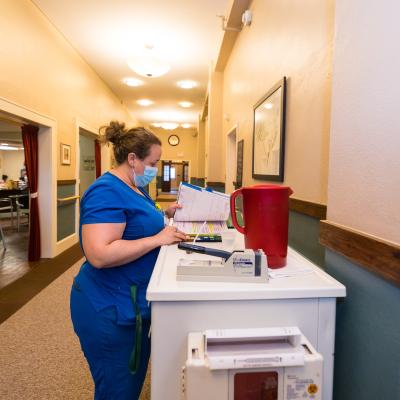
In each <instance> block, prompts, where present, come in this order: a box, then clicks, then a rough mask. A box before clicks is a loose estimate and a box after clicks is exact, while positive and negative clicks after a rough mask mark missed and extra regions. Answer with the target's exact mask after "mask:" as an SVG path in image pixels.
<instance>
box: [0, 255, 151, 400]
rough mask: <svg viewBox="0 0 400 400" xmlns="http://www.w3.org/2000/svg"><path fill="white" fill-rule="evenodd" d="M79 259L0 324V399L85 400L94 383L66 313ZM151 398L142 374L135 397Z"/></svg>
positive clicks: (90, 394)
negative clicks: (137, 394)
mask: <svg viewBox="0 0 400 400" xmlns="http://www.w3.org/2000/svg"><path fill="white" fill-rule="evenodd" d="M81 263H82V262H81V261H79V262H78V263H76V264H74V265H73V266H72V267H71V268H70V269H69V270H68V271H66V272H65V273H64V274H63V275H61V276H60V277H59V278H58V279H56V280H55V281H54V282H53V283H52V284H51V285H49V286H48V287H46V288H45V289H44V290H42V291H41V292H40V293H39V294H38V295H37V296H35V297H34V298H33V299H32V300H31V301H30V302H29V303H27V304H26V305H25V306H24V307H22V308H21V309H20V310H18V311H17V312H16V313H15V314H14V315H12V316H11V317H10V318H8V319H7V320H6V321H5V322H3V323H2V324H1V325H0V398H1V399H7V400H21V399H24V400H33V399H35V400H36V399H37V400H45V399H48V400H89V399H93V383H92V379H91V376H90V372H89V369H88V366H87V364H86V361H85V358H84V356H83V354H82V352H81V349H80V345H79V341H78V339H77V337H76V336H75V334H74V331H73V328H72V324H71V321H70V315H69V290H70V287H71V283H72V280H73V277H74V276H75V275H76V273H77V271H78V269H79V267H80V265H81ZM148 399H150V393H149V378H148V377H147V379H146V383H145V387H144V389H143V392H142V395H141V397H140V400H148Z"/></svg>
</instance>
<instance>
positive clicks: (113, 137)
mask: <svg viewBox="0 0 400 400" xmlns="http://www.w3.org/2000/svg"><path fill="white" fill-rule="evenodd" d="M124 135H125V123H123V122H118V121H111V122H110V124H109V125H108V126H106V127H104V136H105V139H106V141H107V142H111V143H113V144H118V143H120V142H121V140H122V137H123V136H124Z"/></svg>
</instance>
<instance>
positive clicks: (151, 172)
mask: <svg viewBox="0 0 400 400" xmlns="http://www.w3.org/2000/svg"><path fill="white" fill-rule="evenodd" d="M132 170H133V180H134V182H135V185H136V186H137V187H144V186H147V185H148V184H149V183H150V182H151V181H152V180H153V179H154V178H155V177H156V176H157V171H158V168H157V167H149V166H148V165H146V166H145V167H144V172H143V175H137V174H136V173H135V170H134V169H133V168H132Z"/></svg>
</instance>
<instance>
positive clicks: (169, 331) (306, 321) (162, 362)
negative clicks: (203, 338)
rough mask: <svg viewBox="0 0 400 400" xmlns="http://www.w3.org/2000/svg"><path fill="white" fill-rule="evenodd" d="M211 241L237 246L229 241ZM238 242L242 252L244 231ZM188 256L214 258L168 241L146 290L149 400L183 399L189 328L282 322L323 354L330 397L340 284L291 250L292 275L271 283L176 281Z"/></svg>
mask: <svg viewBox="0 0 400 400" xmlns="http://www.w3.org/2000/svg"><path fill="white" fill-rule="evenodd" d="M206 245H207V246H208V247H215V248H220V249H225V250H232V248H230V249H227V248H226V246H225V245H224V243H212V244H211V243H210V244H206ZM233 247H234V248H235V249H243V236H242V235H241V234H239V233H236V237H235V242H234V245H233ZM184 257H191V258H194V259H198V258H202V259H204V258H207V257H208V258H209V259H212V257H210V256H205V255H202V254H195V253H192V254H190V255H187V254H186V253H185V252H184V251H182V250H179V249H178V248H177V246H176V245H173V246H164V247H162V248H161V251H160V254H159V256H158V260H157V263H156V266H155V269H154V272H153V275H152V278H151V281H150V284H149V287H148V290H147V299H148V300H149V301H151V304H152V306H151V307H152V317H151V346H152V348H151V399H152V400H179V399H181V398H182V395H181V389H182V386H181V385H182V379H181V378H182V367H183V366H184V365H185V362H186V358H187V338H188V334H189V332H196V331H205V330H210V329H240V328H266V327H281V326H297V327H298V328H299V329H300V330H301V332H302V333H303V334H304V335H305V336H306V337H307V339H308V340H309V341H310V342H311V344H312V345H313V346H314V347H315V349H316V350H317V351H318V352H319V353H320V354H321V355H322V356H323V360H324V364H323V396H322V398H323V399H324V400H331V398H332V383H333V361H334V342H335V312H336V298H337V297H344V296H346V289H345V287H344V286H343V285H342V284H341V283H339V282H338V281H336V280H335V279H333V278H332V277H331V276H329V275H328V274H326V273H325V272H324V271H322V270H321V269H320V268H319V267H317V266H315V265H314V264H312V263H311V262H310V261H308V260H307V259H306V258H304V257H303V256H301V255H300V254H299V253H297V252H296V251H294V250H293V249H291V248H289V249H288V258H287V267H288V268H286V269H287V270H288V275H291V276H286V277H276V278H272V279H270V280H269V282H268V283H224V282H187V281H177V279H176V266H177V264H178V260H179V259H180V258H184ZM273 271H279V273H284V272H285V269H279V270H273ZM221 400H222V399H221Z"/></svg>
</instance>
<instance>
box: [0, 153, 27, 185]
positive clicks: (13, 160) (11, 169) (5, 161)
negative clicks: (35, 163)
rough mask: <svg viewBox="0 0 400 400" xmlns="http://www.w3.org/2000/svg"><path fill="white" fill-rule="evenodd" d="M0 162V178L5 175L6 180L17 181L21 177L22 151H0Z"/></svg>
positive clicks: (23, 157) (22, 165)
mask: <svg viewBox="0 0 400 400" xmlns="http://www.w3.org/2000/svg"><path fill="white" fill-rule="evenodd" d="M0 160H1V161H0V176H1V175H3V174H5V175H7V176H8V179H10V180H14V181H17V180H18V179H19V177H20V176H21V169H23V168H24V161H25V156H24V152H23V150H16V151H12V150H1V151H0Z"/></svg>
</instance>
